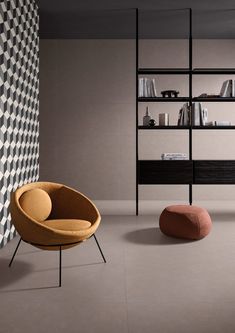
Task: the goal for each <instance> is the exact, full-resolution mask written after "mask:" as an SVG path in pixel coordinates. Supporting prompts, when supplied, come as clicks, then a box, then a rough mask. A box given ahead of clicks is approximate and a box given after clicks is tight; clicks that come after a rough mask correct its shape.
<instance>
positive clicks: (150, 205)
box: [94, 200, 235, 215]
mask: <svg viewBox="0 0 235 333" xmlns="http://www.w3.org/2000/svg"><path fill="white" fill-rule="evenodd" d="M94 203H95V205H96V206H97V208H98V209H99V211H100V213H101V214H102V215H135V213H136V211H135V209H136V205H135V200H94ZM174 204H175V205H182V204H184V205H188V202H185V201H177V200H176V201H173V200H171V201H166V200H164V201H161V200H140V201H139V215H159V214H160V213H161V212H162V210H163V209H164V208H165V207H166V206H169V205H174ZM193 204H194V205H197V206H201V207H205V208H206V209H208V211H209V212H211V213H217V212H220V213H221V212H226V213H228V212H231V213H233V214H235V200H234V201H232V200H229V201H225V200H220V201H215V200H208V201H195V202H193Z"/></svg>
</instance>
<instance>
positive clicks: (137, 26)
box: [135, 8, 139, 215]
mask: <svg viewBox="0 0 235 333" xmlns="http://www.w3.org/2000/svg"><path fill="white" fill-rule="evenodd" d="M135 14H136V32H135V33H136V37H135V41H136V42H135V47H136V133H135V135H136V215H139V138H138V125H139V119H138V115H139V112H138V109H139V105H138V97H139V76H138V71H139V11H138V8H136V10H135Z"/></svg>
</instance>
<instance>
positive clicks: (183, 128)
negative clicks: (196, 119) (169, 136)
mask: <svg viewBox="0 0 235 333" xmlns="http://www.w3.org/2000/svg"><path fill="white" fill-rule="evenodd" d="M138 129H140V130H172V129H174V130H188V129H190V126H177V125H169V126H143V125H141V126H138Z"/></svg>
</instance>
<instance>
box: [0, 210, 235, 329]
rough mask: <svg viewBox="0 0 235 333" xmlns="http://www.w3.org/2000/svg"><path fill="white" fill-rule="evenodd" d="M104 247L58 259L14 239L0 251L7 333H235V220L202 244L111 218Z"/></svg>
mask: <svg viewBox="0 0 235 333" xmlns="http://www.w3.org/2000/svg"><path fill="white" fill-rule="evenodd" d="M97 237H98V239H99V241H100V244H101V245H102V248H103V251H104V253H105V255H106V257H107V264H104V263H102V258H101V257H100V254H99V252H98V249H97V247H96V244H95V241H94V239H90V240H89V241H87V242H86V243H85V244H83V245H81V246H77V247H75V248H74V249H71V250H67V251H64V252H63V266H64V267H63V281H62V282H63V284H62V287H61V288H57V281H58V270H57V267H58V253H56V252H46V251H40V250H38V249H36V248H34V247H32V246H30V245H27V244H22V246H21V247H20V249H19V253H18V255H17V257H16V259H15V262H14V263H13V266H12V268H11V269H9V268H8V267H7V264H8V262H9V259H10V256H11V254H12V252H13V250H14V248H15V246H16V243H17V240H18V239H14V240H13V241H11V242H10V243H9V244H8V245H7V246H5V247H4V248H3V249H2V250H1V251H0V299H1V310H0V333H21V332H24V333H29V332H30V333H39V332H40V333H41V332H42V333H45V332H52V333H54V332H58V333H60V332H63V333H64V332H66V333H73V332H74V333H75V332H76V333H78V332H84V333H93V332H97V333H99V332H102V333H105V332H107V333H116V332H117V333H126V332H129V333H152V332H153V333H158V332H159V333H184V332H185V333H186V332H187V333H194V332H195V333H196V332H197V333H202V332H203V333H204V332H205V333H234V332H235V214H234V215H232V214H227V215H226V214H224V215H221V214H219V213H218V214H216V215H215V216H213V230H212V232H211V234H210V235H209V236H208V237H207V238H205V239H203V240H201V241H196V242H184V241H177V240H175V239H171V238H167V237H165V236H163V235H161V233H160V231H159V229H158V222H157V218H156V217H154V216H139V217H135V216H105V217H103V222H102V225H101V226H100V229H99V230H98V232H97Z"/></svg>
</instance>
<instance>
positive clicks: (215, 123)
mask: <svg viewBox="0 0 235 333" xmlns="http://www.w3.org/2000/svg"><path fill="white" fill-rule="evenodd" d="M206 126H232V123H231V121H229V120H221V121H217V120H213V121H209V122H207V123H206Z"/></svg>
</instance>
